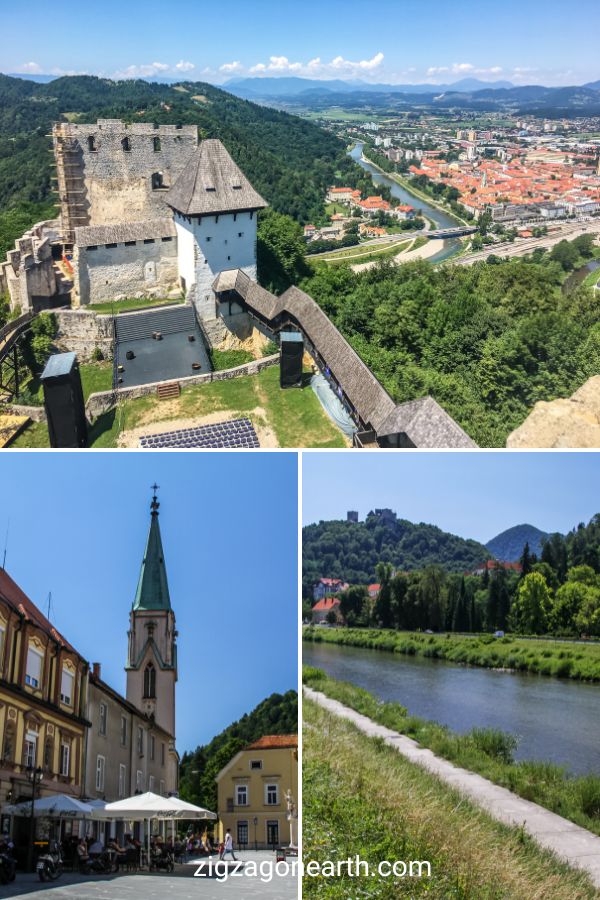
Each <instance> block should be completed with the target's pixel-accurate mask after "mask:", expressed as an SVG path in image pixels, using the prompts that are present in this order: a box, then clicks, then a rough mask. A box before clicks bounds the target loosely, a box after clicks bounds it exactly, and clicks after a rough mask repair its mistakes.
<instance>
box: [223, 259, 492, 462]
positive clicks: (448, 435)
mask: <svg viewBox="0 0 600 900" xmlns="http://www.w3.org/2000/svg"><path fill="white" fill-rule="evenodd" d="M212 287H213V290H214V291H215V293H217V294H218V293H221V292H224V291H232V290H235V291H236V293H238V294H239V296H240V297H241V298H242V299H243V300H244V301H245V303H246V304H247V305H248V306H249V307H250V309H251V310H253V311H254V312H256V313H258V314H259V315H260V316H261V317H262V318H263V319H265V320H267V321H268V322H273V320H275V319H276V318H277V317H278V316H283V317H284V318H285V314H287V315H288V316H291V317H292V318H293V319H295V321H296V322H297V324H298V326H299V328H300V329H301V331H302V332H303V333H304V334H305V335H306V337H307V339H308V340H309V341H310V343H311V344H312V345H313V347H314V348H315V350H316V351H317V352H318V353H319V355H320V356H321V358H322V359H324V360H325V362H326V364H327V365H328V366H329V368H330V369H331V372H332V375H333V376H334V377H335V379H336V381H337V382H338V383H339V384H340V385H341V387H342V389H343V391H344V393H345V395H346V396H347V397H348V399H349V401H350V403H351V404H352V406H353V407H354V409H355V410H356V411H357V413H358V415H359V416H360V418H361V419H362V421H363V422H364V423H366V424H368V425H370V426H371V428H373V429H374V430H375V431H376V432H377V434H378V435H379V436H380V437H384V436H385V435H393V434H406V435H407V437H408V439H409V440H410V442H411V443H412V444H414V446H415V447H476V446H477V444H475V442H474V441H472V440H471V438H470V437H469V436H468V434H466V432H465V431H463V429H462V428H461V427H460V425H458V424H457V422H455V421H454V419H453V418H452V417H451V416H449V415H448V413H447V412H446V411H445V410H444V409H442V407H441V406H440V405H439V403H437V402H436V401H435V400H434V399H433V397H422V398H420V399H418V400H410V401H408V402H407V403H400V404H396V403H395V401H394V400H393V399H392V397H390V395H389V394H388V392H387V391H386V390H385V388H384V387H383V385H382V384H380V383H379V381H378V380H377V378H376V377H375V375H374V374H373V373H372V371H371V370H370V368H369V367H368V366H367V365H366V363H364V362H363V361H362V359H361V358H360V356H359V355H358V353H357V352H356V351H355V350H354V349H353V348H352V347H351V346H350V344H349V343H348V341H347V340H346V338H345V337H343V335H342V334H341V333H340V332H339V331H338V329H337V328H336V327H335V325H334V324H333V322H332V321H331V320H330V319H329V317H328V316H327V315H326V314H325V313H324V312H323V310H322V309H321V307H320V306H319V304H318V303H317V302H316V301H315V300H313V298H312V297H310V296H309V295H308V294H305V293H304V291H301V290H300V289H299V288H297V287H290V288H288V290H287V291H285V293H283V294H282V295H281V296H280V297H276V296H275V295H274V294H271V293H270V291H267V290H265V288H262V287H260V285H258V284H257V283H256V282H255V281H252V279H251V278H249V277H248V275H246V274H245V273H244V272H242V271H241V269H237V270H231V269H229V270H227V271H225V272H221V273H220V275H218V276H217V278H216V279H215V281H214V282H213V286H212Z"/></svg>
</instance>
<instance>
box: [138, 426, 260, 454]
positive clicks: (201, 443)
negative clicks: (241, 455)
mask: <svg viewBox="0 0 600 900" xmlns="http://www.w3.org/2000/svg"><path fill="white" fill-rule="evenodd" d="M140 447H146V448H147V449H152V450H164V449H167V448H173V447H174V448H181V447H184V448H185V449H198V448H207V447H208V448H211V449H214V450H218V449H222V448H224V447H239V448H246V449H248V448H254V447H260V444H259V442H258V437H257V435H256V432H255V430H254V427H253V425H252V422H251V421H250V419H233V420H232V421H230V422H218V423H217V424H215V425H199V426H198V427H197V428H180V429H178V430H177V431H164V432H161V434H149V435H143V436H142V437H141V438H140Z"/></svg>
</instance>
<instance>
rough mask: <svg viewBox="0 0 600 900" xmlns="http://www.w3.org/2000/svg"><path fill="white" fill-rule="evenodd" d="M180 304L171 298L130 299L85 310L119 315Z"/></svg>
mask: <svg viewBox="0 0 600 900" xmlns="http://www.w3.org/2000/svg"><path fill="white" fill-rule="evenodd" d="M181 302H182V301H181V300H174V299H173V298H172V297H171V298H161V299H158V300H156V299H152V298H150V297H145V298H142V299H139V298H137V299H136V298H134V297H132V298H131V299H130V300H115V302H114V303H93V304H91V305H90V306H86V307H85V309H86V310H87V311H88V312H94V313H102V314H104V313H106V314H108V315H113V314H114V315H119V313H124V312H131V311H132V310H135V309H148V308H149V307H152V306H175V305H177V304H179V303H181Z"/></svg>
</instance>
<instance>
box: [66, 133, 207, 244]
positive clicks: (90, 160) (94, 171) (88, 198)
mask: <svg viewBox="0 0 600 900" xmlns="http://www.w3.org/2000/svg"><path fill="white" fill-rule="evenodd" d="M53 137H54V148H55V157H56V163H57V177H58V189H59V194H60V201H61V219H62V222H63V231H64V233H65V237H66V239H67V240H72V236H73V229H74V228H75V227H77V226H82V225H107V224H111V223H113V222H137V221H141V220H143V219H156V218H159V217H163V216H167V215H170V211H169V209H168V207H167V206H166V205H165V203H164V195H165V193H166V191H167V190H168V189H169V188H170V187H171V186H172V185H173V183H174V181H175V180H176V179H177V177H178V176H179V174H180V173H181V172H182V170H183V168H184V167H185V164H186V163H187V161H188V159H189V158H190V156H191V155H192V153H193V152H194V150H195V149H196V147H197V146H198V129H197V127H196V126H195V125H184V126H182V127H180V128H178V127H177V126H176V125H160V126H158V127H156V128H155V127H153V126H152V125H148V124H142V123H136V122H134V123H132V124H129V125H126V124H125V123H124V122H121V121H120V120H118V119H99V120H98V122H97V123H96V124H89V125H84V124H72V123H60V124H58V125H55V126H54V130H53ZM123 141H128V142H129V144H128V146H129V148H130V149H124V147H123ZM155 141H157V142H159V144H158V145H157V146H159V149H155ZM153 175H159V176H160V179H161V181H162V186H161V187H158V188H156V186H154V187H153Z"/></svg>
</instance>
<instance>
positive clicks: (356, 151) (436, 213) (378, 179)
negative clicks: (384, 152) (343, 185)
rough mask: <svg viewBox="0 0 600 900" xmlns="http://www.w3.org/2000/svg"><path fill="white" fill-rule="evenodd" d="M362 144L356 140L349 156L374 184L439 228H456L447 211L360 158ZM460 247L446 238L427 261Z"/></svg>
mask: <svg viewBox="0 0 600 900" xmlns="http://www.w3.org/2000/svg"><path fill="white" fill-rule="evenodd" d="M363 146H364V144H363V143H362V142H361V141H357V143H356V144H355V145H354V147H353V148H352V150H350V152H349V156H351V157H352V159H353V160H354V161H355V162H357V163H358V165H359V166H361V167H362V168H363V169H365V170H366V171H367V172H368V173H369V174H370V175H371V176H372V178H373V181H374V183H375V184H383V185H385V186H386V187H389V189H390V191H391V192H392V196H393V197H397V198H398V200H401V201H402V203H405V204H407V205H409V206H414V207H415V209H420V210H422V212H423V214H424V215H426V216H427V218H428V219H431V220H432V221H433V222H435V224H436V225H437V226H438V227H439V228H456V226H457V225H458V224H460V223H459V222H458V220H457V219H454V218H453V217H452V216H451V215H450V214H449V213H446V212H442V211H441V210H439V209H438V208H437V206H432V205H431V204H429V203H427V201H425V200H421V198H420V197H417V196H416V195H415V194H412V193H411V192H410V191H407V190H406V188H404V187H402V186H401V185H400V184H398V182H397V181H394V179H393V178H390V177H389V176H388V175H385V174H384V173H383V172H380V171H379V169H376V168H375V166H373V165H371V163H368V162H366V161H365V160H364V159H362V150H363ZM460 248H461V242H460V240H459V239H458V238H451V239H449V240H446V241H444V246H443V249H442V250H440V252H439V253H436V254H435V255H434V256H430V257H429V262H440V261H441V260H443V259H448V257H450V256H453V255H454V254H455V253H457V252H458V251H459V250H460Z"/></svg>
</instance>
